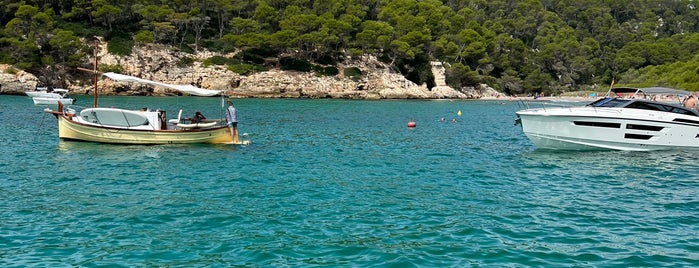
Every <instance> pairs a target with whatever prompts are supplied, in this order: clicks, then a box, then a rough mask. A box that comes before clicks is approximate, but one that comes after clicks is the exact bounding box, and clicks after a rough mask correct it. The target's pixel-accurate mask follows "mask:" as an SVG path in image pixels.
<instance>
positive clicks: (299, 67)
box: [279, 57, 313, 72]
mask: <svg viewBox="0 0 699 268" xmlns="http://www.w3.org/2000/svg"><path fill="white" fill-rule="evenodd" d="M279 64H280V65H281V69H282V70H287V71H301V72H310V71H311V70H312V68H313V66H312V65H311V63H310V62H308V61H304V60H299V59H294V58H291V57H284V58H281V59H280V60H279Z"/></svg>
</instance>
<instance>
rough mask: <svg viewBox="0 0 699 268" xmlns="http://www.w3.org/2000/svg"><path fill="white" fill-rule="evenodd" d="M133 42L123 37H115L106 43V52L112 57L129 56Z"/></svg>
mask: <svg viewBox="0 0 699 268" xmlns="http://www.w3.org/2000/svg"><path fill="white" fill-rule="evenodd" d="M133 44H134V40H132V39H129V38H125V37H123V36H116V37H114V38H112V40H110V41H109V43H107V51H109V53H112V54H114V55H122V56H126V55H131V50H132V48H133Z"/></svg>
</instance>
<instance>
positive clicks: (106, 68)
mask: <svg viewBox="0 0 699 268" xmlns="http://www.w3.org/2000/svg"><path fill="white" fill-rule="evenodd" d="M98 70H99V71H100V72H103V73H108V72H113V73H120V74H121V73H124V68H122V67H121V65H119V64H100V66H99V68H98Z"/></svg>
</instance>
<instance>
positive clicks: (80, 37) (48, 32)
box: [0, 0, 699, 94]
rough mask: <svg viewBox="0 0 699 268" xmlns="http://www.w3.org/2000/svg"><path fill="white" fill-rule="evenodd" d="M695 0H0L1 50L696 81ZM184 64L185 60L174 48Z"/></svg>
mask: <svg viewBox="0 0 699 268" xmlns="http://www.w3.org/2000/svg"><path fill="white" fill-rule="evenodd" d="M696 5H697V3H696V1H693V0H616V1H601V0H597V1H591V0H583V1H580V0H542V1H535V0H443V1H439V0H420V1H418V0H323V1H314V0H288V1H284V0H253V1H251V0H207V1H202V0H190V1H160V0H158V1H154V0H132V1H123V0H93V1H85V0H72V1H67V0H53V1H27V0H25V1H20V2H17V1H10V0H0V23H1V24H2V25H3V26H4V27H2V28H1V29H0V63H9V64H13V65H15V66H16V67H17V68H22V69H26V70H29V71H31V72H33V73H35V74H37V75H38V76H39V77H40V78H41V79H42V80H45V82H46V83H56V82H60V81H56V80H60V79H61V77H64V75H65V74H70V73H72V72H74V70H75V68H74V67H77V66H79V65H81V64H83V62H84V60H85V58H86V56H87V53H90V48H89V47H88V46H89V45H90V42H89V41H87V40H89V38H91V37H93V36H102V37H105V38H106V39H107V40H108V41H109V50H110V52H112V53H116V54H128V53H130V49H131V47H132V46H134V45H142V44H147V43H162V44H168V45H172V46H173V47H176V48H178V49H180V50H182V51H189V52H194V51H197V50H201V49H208V50H213V51H218V52H231V51H243V52H244V53H239V58H237V59H235V60H234V62H235V64H231V66H230V68H232V69H235V70H236V71H240V72H246V73H249V72H255V71H256V70H263V69H264V68H266V67H272V66H279V64H280V63H279V61H278V60H277V61H274V60H269V59H270V58H272V59H281V58H283V57H284V58H287V59H288V58H289V57H291V58H295V59H296V60H300V61H306V62H313V63H314V64H319V65H324V66H332V65H334V64H336V63H337V62H339V61H342V60H343V59H345V58H347V57H349V56H353V55H362V54H367V53H369V54H374V55H376V56H378V57H379V58H380V59H381V60H382V61H385V62H387V63H390V66H392V67H393V68H394V69H395V70H397V71H400V72H401V73H403V74H404V75H405V76H406V77H407V78H408V79H410V80H412V81H414V82H417V83H426V84H427V85H428V86H430V85H431V83H432V76H431V73H430V72H429V70H430V68H429V67H430V65H429V62H430V61H442V62H444V63H445V66H448V70H447V73H446V75H447V82H448V84H449V85H450V86H452V87H455V88H460V87H463V86H471V85H475V84H479V83H486V84H489V85H491V86H493V87H496V88H497V89H499V90H501V91H503V92H506V93H525V92H546V93H549V94H551V93H560V92H564V91H574V90H581V89H588V88H589V87H590V86H595V85H598V86H604V85H608V84H609V83H610V82H611V81H612V80H616V81H617V83H623V84H629V85H662V86H672V87H678V88H683V89H688V90H697V89H699V88H698V87H697V86H698V85H699V78H698V77H699V58H698V57H697V56H696V55H697V54H698V53H697V52H699V10H698V8H699V7H697V6H696ZM183 64H187V63H186V62H184V63H183Z"/></svg>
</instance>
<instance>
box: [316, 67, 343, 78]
mask: <svg viewBox="0 0 699 268" xmlns="http://www.w3.org/2000/svg"><path fill="white" fill-rule="evenodd" d="M313 71H314V72H317V73H318V74H319V75H322V76H334V75H337V74H339V73H340V70H338V69H337V68H335V67H333V66H330V67H323V66H319V65H313Z"/></svg>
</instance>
